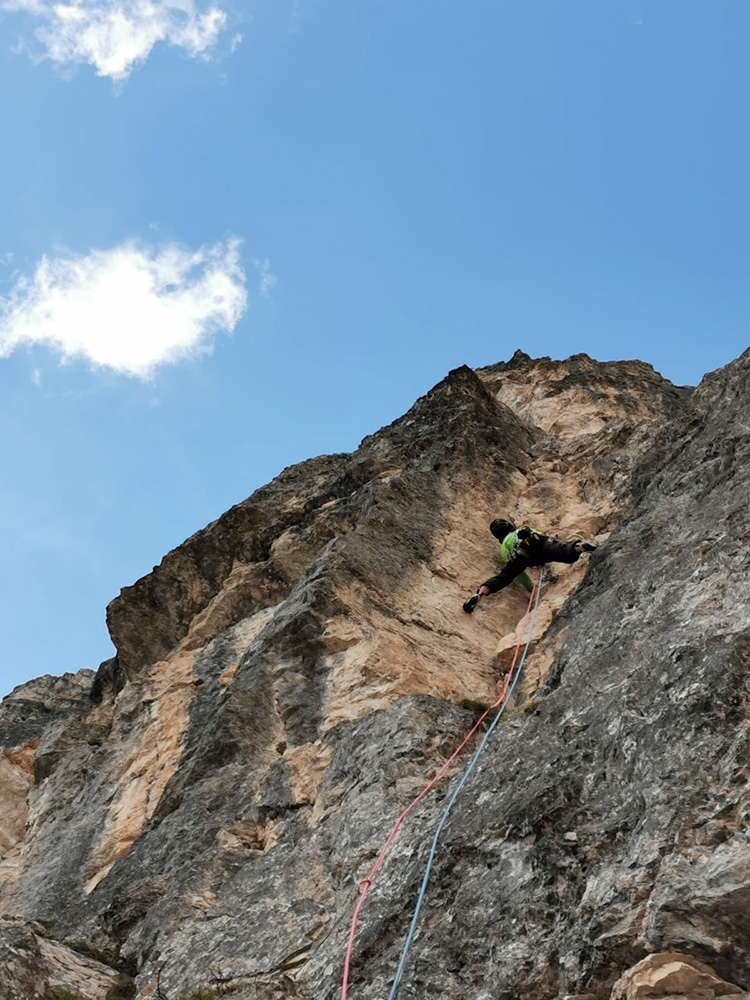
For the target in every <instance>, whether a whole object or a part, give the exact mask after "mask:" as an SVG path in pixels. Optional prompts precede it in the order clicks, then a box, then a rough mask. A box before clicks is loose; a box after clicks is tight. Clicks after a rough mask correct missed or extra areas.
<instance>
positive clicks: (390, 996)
mask: <svg viewBox="0 0 750 1000" xmlns="http://www.w3.org/2000/svg"><path fill="white" fill-rule="evenodd" d="M542 572H543V568H542V567H540V568H539V580H538V581H537V585H536V588H535V593H536V597H535V598H534V608H533V610H532V613H531V622H530V623H529V633H528V637H527V639H526V645H525V647H524V650H523V655H522V656H521V659H520V662H519V664H518V669H517V670H516V672H515V674H514V675H513V679H512V681H511V683H510V686H509V687H508V693H507V695H506V696H505V698H504V699H503V701H502V704H501V705H500V707H499V708H498V710H497V715H496V716H495V718H494V719H493V720H492V722H491V724H490V726H489V728H488V730H487V732H486V733H485V734H484V737H483V738H482V742H481V743H480V744H479V746H478V747H477V750H476V753H475V754H474V756H473V757H472V758H471V760H470V761H469V764H468V766H467V768H466V770H465V771H464V773H463V776H462V778H461V780H460V781H459V783H458V785H457V786H456V790H455V791H454V793H453V795H451V797H450V801H449V802H448V805H447V806H446V807H445V811H444V813H443V815H442V816H441V818H440V822H439V823H438V826H437V830H435V836H434V837H433V838H432V847H431V848H430V855H429V857H428V859H427V866H426V868H425V872H424V876H423V878H422V885H421V886H420V888H419V895H418V897H417V903H416V906H415V907H414V916H413V917H412V919H411V924H410V925H409V932H408V934H407V935H406V941H405V942H404V947H403V951H402V952H401V959H400V961H399V963H398V968H397V969H396V975H395V976H394V979H393V986H392V987H391V992H390V993H389V994H388V1000H394V997H395V996H396V993H397V991H398V986H399V983H400V981H401V976H402V974H403V971H404V965H405V964H406V958H407V955H408V954H409V948H410V947H411V942H412V938H413V937H414V931H415V930H416V926H417V920H418V919H419V911H420V910H421V908H422V903H423V901H424V896H425V892H426V890H427V883H428V881H429V879H430V872H431V871H432V864H433V861H434V860H435V852H436V851H437V845H438V839H439V837H440V834H441V832H442V829H443V827H444V826H445V823H446V820H447V819H448V816H449V815H450V811H451V809H452V808H453V804H454V802H455V801H456V799H457V798H458V795H459V792H460V791H461V789H462V788H463V786H464V785H465V784H466V781H467V779H468V777H469V775H470V774H471V772H472V771H473V770H474V766H475V764H476V763H477V761H478V760H479V758H480V756H481V755H482V751H483V750H484V748H485V746H486V745H487V741H488V740H489V738H490V736H491V735H492V731H493V730H494V728H495V726H496V725H497V724H498V722H499V721H500V717H501V715H502V714H503V711H504V710H505V706H506V705H507V704H508V698H509V697H510V695H511V694H512V693H513V688H514V687H515V686H516V681H517V680H518V678H519V676H520V674H521V670H522V668H523V664H524V661H525V660H526V654H527V652H528V651H529V645H530V643H531V636H532V634H533V631H534V619H535V618H536V609H537V607H538V605H539V591H540V589H541V583H542ZM519 646H520V643H519ZM516 652H518V646H517V647H516Z"/></svg>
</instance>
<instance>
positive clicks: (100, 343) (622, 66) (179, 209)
mask: <svg viewBox="0 0 750 1000" xmlns="http://www.w3.org/2000/svg"><path fill="white" fill-rule="evenodd" d="M748 37H750V5H748V3H747V0H722V3H721V4H716V3H715V2H713V3H712V2H708V0H706V2H697V0H606V2H605V0H535V2H533V3H529V2H522V0H514V2H506V0H462V2H459V0H257V2H253V0H246V2H244V3H242V4H240V3H238V2H236V0H231V2H226V3H225V2H223V0H216V3H215V5H214V6H211V4H210V2H203V0H152V4H151V6H150V7H149V8H147V7H146V5H145V4H143V3H142V2H138V0H110V2H109V3H104V2H102V0H75V2H73V0H70V2H66V3H64V4H57V5H55V4H53V3H52V2H49V0H0V111H1V115H2V117H1V121H2V134H3V155H2V157H1V158H0V192H1V193H2V213H0V462H1V463H2V466H1V468H2V473H3V476H2V481H3V488H2V491H1V492H0V532H1V544H0V579H1V580H2V585H3V599H2V601H1V602H0V627H1V629H2V635H3V638H4V642H3V657H2V660H0V690H2V691H7V690H10V688H11V687H12V686H13V685H15V684H17V683H20V682H21V681H22V680H25V679H28V678H30V677H33V676H37V675H39V674H42V673H47V672H49V673H61V672H63V671H65V670H76V669H78V668H79V667H81V666H90V667H96V666H97V664H98V663H99V661H100V660H102V659H104V658H105V657H107V656H109V655H111V652H112V650H111V646H110V644H109V641H108V639H107V635H106V631H105V628H104V607H105V605H106V603H107V602H108V601H109V600H110V599H111V598H112V597H114V596H115V595H116V594H117V593H118V591H119V589H120V587H122V586H125V585H128V584H131V583H132V582H134V580H136V579H137V578H138V577H139V576H141V575H143V574H144V573H146V572H148V571H149V570H150V569H151V567H152V566H153V565H154V564H155V563H157V562H158V561H159V560H160V559H161V557H162V556H163V555H164V554H165V553H166V552H167V551H168V550H169V549H170V548H172V547H174V546H175V545H177V544H179V543H180V542H181V541H182V540H183V539H184V538H185V537H187V536H188V535H189V534H191V533H192V532H193V531H195V530H197V529H199V528H200V527H202V526H203V525H205V524H206V523H207V522H208V521H210V520H212V519H214V518H215V517H217V516H218V515H219V514H220V513H222V511H224V510H226V509H227V508H228V507H229V506H231V505H232V504H233V503H236V502H238V501H239V500H241V499H243V498H244V497H246V496H248V495H249V494H250V493H251V492H252V491H253V490H254V489H255V488H257V487H258V486H260V485H262V484H263V483H264V482H266V481H268V480H269V479H270V478H272V477H273V476H274V475H275V474H276V473H278V472H279V471H281V469H282V468H284V467H285V466H287V465H289V464H291V463H293V462H297V461H300V460H302V459H304V458H307V457H310V456H312V455H316V454H320V453H323V452H333V451H346V450H350V449H353V448H355V447H356V446H357V444H358V442H359V440H360V439H361V438H362V437H363V436H364V435H365V434H368V433H371V432H372V431H374V430H375V429H377V428H378V427H380V426H382V425H383V424H385V423H387V422H389V421H390V420H392V419H394V418H395V417H397V416H398V415H399V414H401V413H402V412H403V411H404V410H406V409H407V408H408V407H409V406H410V405H411V403H412V402H413V401H414V400H415V399H416V397H417V396H419V395H420V394H421V393H423V392H425V391H426V390H427V389H429V388H430V387H431V386H432V385H433V384H434V383H436V382H437V381H439V380H440V379H441V378H442V377H443V376H444V375H445V374H446V372H447V371H448V370H449V369H450V368H453V367H455V366H457V365H460V364H464V363H465V364H469V365H471V366H479V365H485V364H490V363H492V362H495V361H498V360H503V359H507V358H508V357H510V355H511V354H512V353H513V351H514V350H515V349H516V348H517V347H520V348H522V349H523V350H525V351H527V352H528V353H529V354H532V355H543V354H550V355H552V356H554V357H566V356H568V355H569V354H571V353H575V352H578V351H586V352H587V353H589V354H591V355H592V356H593V357H595V358H598V359H600V360H608V359H618V358H641V359H642V360H645V361H648V362H650V363H652V364H653V365H654V366H655V367H656V368H657V369H658V370H659V371H661V373H662V374H664V375H665V376H667V377H668V378H670V379H672V380H673V381H674V382H677V383H696V382H697V381H699V379H700V378H701V376H702V375H703V374H704V373H705V372H706V371H709V370H712V369H714V368H716V367H718V366H720V365H722V364H725V363H726V362H728V361H729V360H731V359H732V358H733V357H736V356H737V355H738V354H739V353H741V351H742V350H744V349H745V347H747V344H748V336H747V317H748V304H749V303H748V297H749V296H750V292H749V291H748V287H749V286H748V282H747V280H746V275H747V271H748V258H749V257H750V245H749V239H748V233H750V202H749V200H748V183H749V181H748V178H750V163H749V162H748V161H749V159H750V139H749V138H748V136H750V130H749V129H748V110H747V109H748V98H749V97H750V61H748V59H747V57H746V46H747V38H748Z"/></svg>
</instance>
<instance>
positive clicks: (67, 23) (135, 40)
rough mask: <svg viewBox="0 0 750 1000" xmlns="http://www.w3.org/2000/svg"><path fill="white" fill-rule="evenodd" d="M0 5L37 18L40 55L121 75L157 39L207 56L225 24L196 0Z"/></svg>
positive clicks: (18, 0)
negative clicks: (41, 47) (85, 64)
mask: <svg viewBox="0 0 750 1000" xmlns="http://www.w3.org/2000/svg"><path fill="white" fill-rule="evenodd" d="M0 10H4V11H8V12H24V13H27V14H29V15H31V16H32V17H34V18H35V19H37V20H38V21H39V22H40V26H39V27H38V28H37V30H36V32H35V34H36V37H37V39H38V40H39V41H40V42H41V43H42V45H43V46H44V56H43V57H46V58H48V59H51V60H52V61H53V62H56V63H59V64H61V65H69V64H71V63H90V64H91V65H92V66H94V67H95V69H96V72H97V74H98V75H99V76H108V77H111V78H112V79H113V80H124V79H125V78H126V77H127V76H128V75H129V74H130V72H131V70H132V69H133V68H134V67H135V66H136V65H137V64H138V63H141V62H143V61H144V60H145V59H147V58H148V55H149V53H150V52H151V49H152V48H153V47H154V45H156V44H157V42H167V43H168V44H170V45H176V46H178V47H179V48H182V49H185V51H186V52H188V53H189V54H190V55H191V56H205V55H207V53H208V52H209V50H210V49H211V48H212V47H213V46H214V44H215V43H216V40H217V38H218V36H219V34H220V33H221V31H222V30H223V29H224V28H225V27H226V22H227V16H226V14H225V13H224V11H222V10H220V9H219V8H218V7H211V6H209V7H208V8H207V9H204V10H200V9H199V8H198V7H197V6H196V0H69V2H65V3H58V2H55V0H0Z"/></svg>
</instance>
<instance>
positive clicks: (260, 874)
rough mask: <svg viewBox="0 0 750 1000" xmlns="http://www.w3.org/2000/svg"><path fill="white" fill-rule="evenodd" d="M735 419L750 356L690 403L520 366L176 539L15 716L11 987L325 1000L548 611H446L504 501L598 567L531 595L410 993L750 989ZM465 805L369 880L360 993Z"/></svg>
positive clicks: (671, 390) (415, 958)
mask: <svg viewBox="0 0 750 1000" xmlns="http://www.w3.org/2000/svg"><path fill="white" fill-rule="evenodd" d="M749 412H750V352H748V353H747V354H745V355H743V357H742V358H740V359H738V360H737V361H736V362H734V363H733V364H731V365H729V366H728V367H727V368H725V369H723V370H721V371H719V372H715V373H713V374H711V375H709V376H707V377H706V378H705V379H704V380H703V382H702V383H701V385H700V386H699V387H698V388H697V389H695V390H691V389H685V388H676V387H674V386H672V385H671V384H670V383H669V382H667V381H665V380H664V379H662V378H660V376H658V375H657V374H656V373H655V372H654V371H653V370H652V369H651V368H650V367H649V366H647V365H644V364H641V363H639V362H617V363H615V362H612V363H606V364H602V363H597V362H594V361H592V360H591V359H589V358H587V357H586V356H585V355H578V356H575V357H573V358H569V359H568V360H567V361H563V362H553V361H550V360H549V359H542V360H536V361H534V360H532V359H530V358H528V357H527V356H526V355H523V354H521V353H520V352H519V353H517V354H516V355H515V356H514V357H513V359H512V360H511V361H510V362H508V363H504V364H498V365H494V366H491V367H489V368H486V369H480V370H478V371H476V372H473V371H471V370H470V369H468V368H461V369H458V370H456V371H454V372H451V374H450V375H449V376H448V377H447V378H446V379H445V380H444V381H443V382H441V383H440V384H439V385H438V386H436V387H435V388H434V389H433V390H432V391H431V392H430V393H428V394H427V395H426V396H425V397H423V398H422V399H420V400H418V401H417V403H416V404H415V405H414V406H413V407H412V409H411V410H410V411H409V412H408V413H407V414H406V415H405V416H404V417H402V418H401V419H399V420H397V421H396V422H395V423H394V424H392V425H391V426H389V427H387V428H384V429H383V430H381V431H379V432H378V433H377V434H374V435H372V436H371V437H369V438H366V439H365V440H364V441H363V442H362V444H361V446H360V447H359V448H358V449H357V451H356V452H353V453H352V454H345V455H332V456H326V457H323V458H317V459H312V460H311V461H309V462H305V463H303V464H301V465H299V466H295V467H293V468H291V469H287V470H286V471H285V472H284V473H282V474H281V475H280V476H279V477H278V478H277V479H276V480H274V481H273V482H272V483H271V484H269V485H268V486H265V487H263V488H262V489H261V490H258V491H257V492H256V493H255V494H253V496H251V497H250V498H249V499H248V500H246V501H245V502H244V503H241V504H239V505H238V506H237V507H234V508H233V509H232V510H230V511H228V512H227V513H226V514H224V515H223V516H222V517H220V518H219V519H218V520H217V521H215V522H214V523H212V524H210V525H209V526H208V527H207V528H205V529H204V530H202V531H200V532H198V533H197V534H196V535H194V536H193V537H192V538H189V539H188V540H187V541H186V542H185V543H184V544H183V545H181V546H180V547H179V548H177V549H175V550H174V551H173V552H171V553H169V554H168V555H167V556H166V557H165V558H164V559H163V560H162V562H161V563H160V565H159V566H157V567H156V568H155V569H154V571H153V572H152V573H151V574H149V575H148V576H147V577H145V578H144V579H142V580H140V581H138V582H137V583H136V584H135V585H134V586H132V587H128V588H125V589H124V590H123V591H122V592H121V594H120V596H119V597H118V598H117V599H116V600H115V601H113V602H112V604H111V605H110V606H109V608H108V611H107V617H108V624H109V628H110V633H111V635H112V638H113V641H114V643H115V647H116V649H117V656H116V657H115V658H114V659H113V660H110V661H108V662H107V663H105V664H103V665H102V667H101V668H100V670H99V672H98V674H97V675H96V677H93V676H92V675H91V674H90V672H81V673H79V674H76V675H65V676H64V677H62V678H56V679H51V678H42V679H39V680H36V681H33V682H31V683H30V684H27V685H24V686H22V687H20V688H18V689H16V690H15V691H14V692H13V693H12V694H11V695H9V696H8V697H7V698H6V699H4V701H3V703H2V706H0V755H1V756H0V800H1V801H2V805H3V809H2V810H0V897H1V899H2V912H3V913H4V914H5V917H6V919H5V921H4V922H3V923H0V987H3V982H4V980H3V976H4V975H5V979H6V981H8V982H16V983H18V982H21V981H22V979H21V978H19V977H21V972H19V971H18V969H17V970H16V972H15V973H11V972H8V971H7V969H8V968H10V966H9V965H8V963H5V964H4V959H3V954H4V953H5V952H4V951H3V949H5V951H7V953H8V954H9V955H15V956H16V957H15V958H13V960H12V961H13V962H15V963H16V966H18V962H19V961H21V959H18V954H19V947H20V946H18V945H17V944H16V945H14V944H13V942H14V941H17V939H18V940H20V939H23V941H26V942H27V943H26V945H25V951H24V950H23V948H21V952H22V953H23V955H26V956H27V958H25V959H23V961H22V962H21V965H22V966H23V970H25V971H23V976H24V977H26V979H27V980H28V983H29V984H30V985H28V986H27V987H26V986H25V987H23V990H25V992H18V990H19V989H21V987H17V986H16V987H14V989H16V993H15V994H12V993H10V992H9V991H10V987H7V991H8V992H7V995H8V996H9V997H10V996H14V997H15V996H18V997H19V998H20V1000H23V998H25V997H26V996H28V997H29V998H31V997H39V998H45V1000H47V998H51V997H52V996H53V995H54V990H57V991H58V995H59V990H60V989H61V988H63V987H64V988H65V989H67V990H68V991H72V992H73V993H74V994H77V995H79V996H83V997H86V1000H103V998H104V995H105V993H106V992H107V990H110V989H112V988H113V987H112V985H111V984H112V982H114V978H113V977H114V976H115V975H116V973H115V972H114V971H112V970H117V971H118V972H120V973H122V974H123V976H125V977H132V979H133V980H134V984H135V985H134V986H133V988H132V991H133V992H134V991H137V995H138V997H143V998H145V997H149V996H161V997H167V998H168V1000H176V998H178V997H180V996H184V995H187V994H189V993H190V992H191V991H196V990H199V989H204V990H207V991H210V990H214V991H215V992H221V991H226V990H230V991H231V995H233V996H235V997H236V998H237V1000H250V998H253V997H259V998H261V997H262V998H268V1000H270V998H274V997H281V996H289V997H297V998H299V1000H333V998H334V997H336V996H337V994H338V989H339V980H340V972H341V963H342V959H343V954H344V947H345V939H346V934H347V929H348V920H349V917H350V915H351V911H352V907H353V904H354V900H355V898H356V893H357V886H358V881H359V880H360V879H362V878H363V877H364V876H365V874H366V873H367V870H368V868H369V866H370V864H371V862H372V860H373V858H374V857H375V855H376V853H377V851H378V849H379V848H380V845H381V844H382V841H383V839H384V837H385V835H386V833H387V831H388V829H389V828H390V825H391V823H392V821H393V819H394V818H395V817H396V816H397V815H398V813H399V812H400V811H401V810H402V809H403V808H404V806H405V805H406V804H407V803H408V802H409V801H410V800H411V798H412V797H413V796H414V795H415V794H416V792H417V791H419V789H420V788H421V787H422V784H423V783H424V780H425V778H426V777H428V776H429V775H430V774H431V773H433V772H434V770H435V769H436V768H437V767H438V766H439V765H440V763H441V762H442V761H443V760H444V759H445V757H446V756H447V755H448V754H449V753H450V752H451V751H452V750H453V748H454V747H455V746H456V745H457V743H458V742H459V741H460V739H461V736H462V735H463V733H464V732H465V731H466V730H467V729H468V728H469V726H470V725H471V723H472V721H473V719H474V717H475V711H476V708H477V706H478V705H480V704H487V703H489V702H491V701H492V700H493V699H494V698H495V695H496V692H497V685H498V677H499V675H500V674H501V672H502V671H503V669H504V668H505V666H507V664H508V662H509V658H510V655H511V651H512V649H513V647H514V646H515V644H516V642H517V640H518V638H519V637H520V636H522V635H525V630H526V627H527V626H528V625H529V622H528V621H527V620H525V619H524V618H523V616H524V612H525V606H526V600H525V594H524V592H523V591H522V590H521V588H520V587H519V588H518V589H516V586H513V587H511V588H509V589H508V590H507V591H504V592H503V593H502V594H501V595H498V596H497V597H495V598H492V599H488V600H487V601H485V602H483V603H482V604H481V605H480V607H479V608H478V609H477V611H476V612H475V614H474V615H472V616H468V615H464V614H463V613H462V612H461V609H460V608H461V602H462V600H463V599H464V598H465V597H466V595H467V594H468V593H470V592H471V591H472V590H473V589H474V588H475V587H476V586H477V584H478V583H479V582H481V580H483V579H484V578H485V577H487V576H489V575H490V574H491V573H492V572H493V571H494V567H495V565H496V561H495V560H496V555H495V545H494V543H493V540H492V538H491V536H490V535H489V533H488V530H487V528H488V523H489V521H490V520H491V519H492V518H493V517H496V516H503V515H504V516H510V517H512V518H513V519H514V520H517V521H518V522H529V523H532V524H535V525H537V526H539V527H540V528H543V529H549V530H555V531H556V533H558V534H559V535H560V536H561V537H563V536H568V537H588V538H592V539H594V540H596V541H598V542H599V543H600V547H599V549H598V550H597V552H596V553H595V554H594V555H593V557H592V558H591V560H590V561H589V560H581V561H580V562H579V563H577V564H576V565H574V566H571V567H567V566H562V567H558V568H556V569H555V576H554V578H553V579H549V580H548V582H547V583H546V584H545V585H544V586H543V590H542V593H541V600H540V607H539V612H538V616H537V618H536V620H535V624H534V630H533V642H532V648H531V653H530V655H529V658H528V660H527V662H526V666H525V668H524V674H523V677H522V679H521V684H520V686H519V688H518V689H517V695H516V699H517V700H516V708H515V710H511V711H510V712H509V713H508V715H507V721H504V722H503V723H501V724H500V726H499V727H498V728H497V730H496V731H495V733H494V734H493V738H492V741H491V742H490V743H489V745H488V749H487V751H486V754H485V757H484V758H483V761H484V762H483V765H482V766H481V768H480V769H479V770H478V771H477V773H476V774H475V775H473V777H472V779H471V780H470V782H469V783H468V784H467V786H466V788H465V789H464V791H463V792H462V797H461V799H460V801H459V803H458V805H457V807H456V810H455V811H454V814H453V816H452V819H451V820H450V822H449V823H448V825H447V826H446V829H445V831H444V834H443V840H442V844H441V849H440V851H439V853H438V857H437V862H436V868H435V871H434V874H433V877H432V880H431V882H430V888H429V892H428V897H427V901H426V904H425V908H424V910H423V913H422V919H421V922H420V928H419V931H418V934H417V936H416V939H415V942H414V946H413V949H412V952H411V957H410V959H409V962H408V963H407V966H406V970H405V976H404V980H403V982H402V986H401V991H400V994H399V995H400V996H403V997H420V998H422V997H425V998H426V997H434V998H441V1000H450V998H459V997H460V998H463V1000H489V998H493V1000H494V998H511V997H524V998H527V1000H534V998H539V1000H543V998H544V1000H546V998H553V997H560V998H562V997H564V996H573V995H579V996H581V997H583V996H589V997H596V998H602V1000H604V998H608V997H610V994H611V995H612V997H613V998H616V1000H619V998H621V997H626V996H627V997H636V996H638V997H641V996H643V997H645V996H677V995H685V996H695V997H698V996H701V997H709V996H720V995H727V996H729V995H739V994H741V993H742V992H743V991H744V990H747V989H748V988H749V987H750V916H748V914H750V841H749V840H748V836H747V832H746V831H747V820H748V817H750V705H749V701H750V674H749V671H748V667H750V636H748V607H749V606H750V584H748V573H747V569H748V561H749V559H750V557H749V556H748V540H749V539H750V517H749V516H748V513H749V512H748V500H747V497H748V487H749V486H750V471H749V470H748V464H747V459H748V452H749V451H750V423H749V422H748V413H749ZM459 769H460V764H456V766H455V767H454V768H453V770H452V772H451V773H452V774H455V773H456V772H457V771H458V770H459ZM454 780H455V778H454ZM450 787H452V786H451V785H450V784H449V785H445V783H442V784H441V785H439V786H438V787H437V788H436V789H435V790H434V791H433V792H431V793H430V795H428V796H427V797H426V799H425V800H424V801H423V802H422V803H421V805H420V807H419V809H418V810H415V812H414V813H413V814H412V816H410V818H409V820H408V822H407V823H406V824H405V825H404V827H403V828H402V830H401V832H400V833H399V836H398V838H397V840H396V842H395V844H394V847H393V850H392V852H391V854H390V855H389V857H388V860H387V861H386V863H385V865H384V867H383V869H382V870H381V873H380V875H379V880H378V882H377V884H375V885H373V888H372V890H371V892H370V895H369V897H368V900H367V905H366V907H365V908H364V910H363V914H362V918H361V922H360V930H359V933H358V936H357V940H356V948H355V953H354V962H353V970H352V971H353V978H352V985H351V988H350V996H352V997H353V998H355V1000H359V998H362V1000H375V998H376V997H385V996H387V994H388V991H389V988H390V982H391V979H392V976H393V972H394V970H395V967H396V964H397V961H398V956H399V953H400V948H401V944H402V942H403V938H404V934H405V931H406V927H407V925H408V922H409V919H410V917H411V910H412V906H413V902H414V899H415V896H416V890H417V885H418V883H419V880H420V879H421V874H422V870H423V867H424V861H425V856H426V850H427V847H428V844H429V840H430V838H431V835H432V831H433V830H434V828H435V825H436V822H437V820H438V817H439V815H440V813H441V811H442V805H443V803H444V799H445V795H446V792H447V790H448V789H450ZM31 922H35V923H31ZM53 953H54V954H55V955H57V962H58V965H57V967H56V968H57V972H56V973H55V971H54V968H53V966H54V962H53V961H52V959H51V958H50V956H51V955H52V954H53ZM63 954H64V955H65V956H67V957H66V960H65V962H64V963H63V964H64V965H65V967H66V968H68V967H72V966H73V965H75V963H76V962H78V963H79V966H76V968H77V969H78V971H77V972H76V976H77V978H76V980H75V984H74V985H72V986H71V985H67V986H66V985H65V981H64V979H61V978H60V975H61V974H60V972H59V966H60V955H63ZM91 956H95V957H96V959H97V960H98V961H97V962H96V963H94V962H93V959H92V957H91ZM8 961H9V962H10V961H11V960H10V959H9V960H8ZM86 962H88V963H89V965H88V967H90V969H91V972H90V976H89V978H88V980H87V978H86V976H87V974H86V973H85V972H81V971H80V970H81V968H83V966H85V965H86ZM24 963H25V964H24ZM81 963H82V964H81ZM102 963H104V964H102ZM644 963H645V964H644ZM11 964H12V962H11ZM14 968H15V966H14ZM18 968H19V969H20V968H21V966H18ZM108 968H109V969H110V971H109V979H107V969H108ZM4 970H5V971H4ZM102 970H104V971H102ZM66 974H67V973H66ZM55 975H57V979H55ZM14 977H15V978H14ZM69 978H70V976H69ZM24 981H26V980H24ZM126 983H127V979H126V978H123V979H122V980H121V981H120V985H119V986H117V987H114V988H115V989H119V990H120V992H121V993H122V995H126V992H127V990H128V989H129V987H128V986H127V985H126ZM686 984H687V985H686ZM123 991H125V992H123ZM649 991H650V992H649ZM680 991H682V992H681V993H680ZM722 991H723V992H722ZM0 995H3V996H4V995H5V994H3V993H2V989H0ZM207 995H208V994H207Z"/></svg>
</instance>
